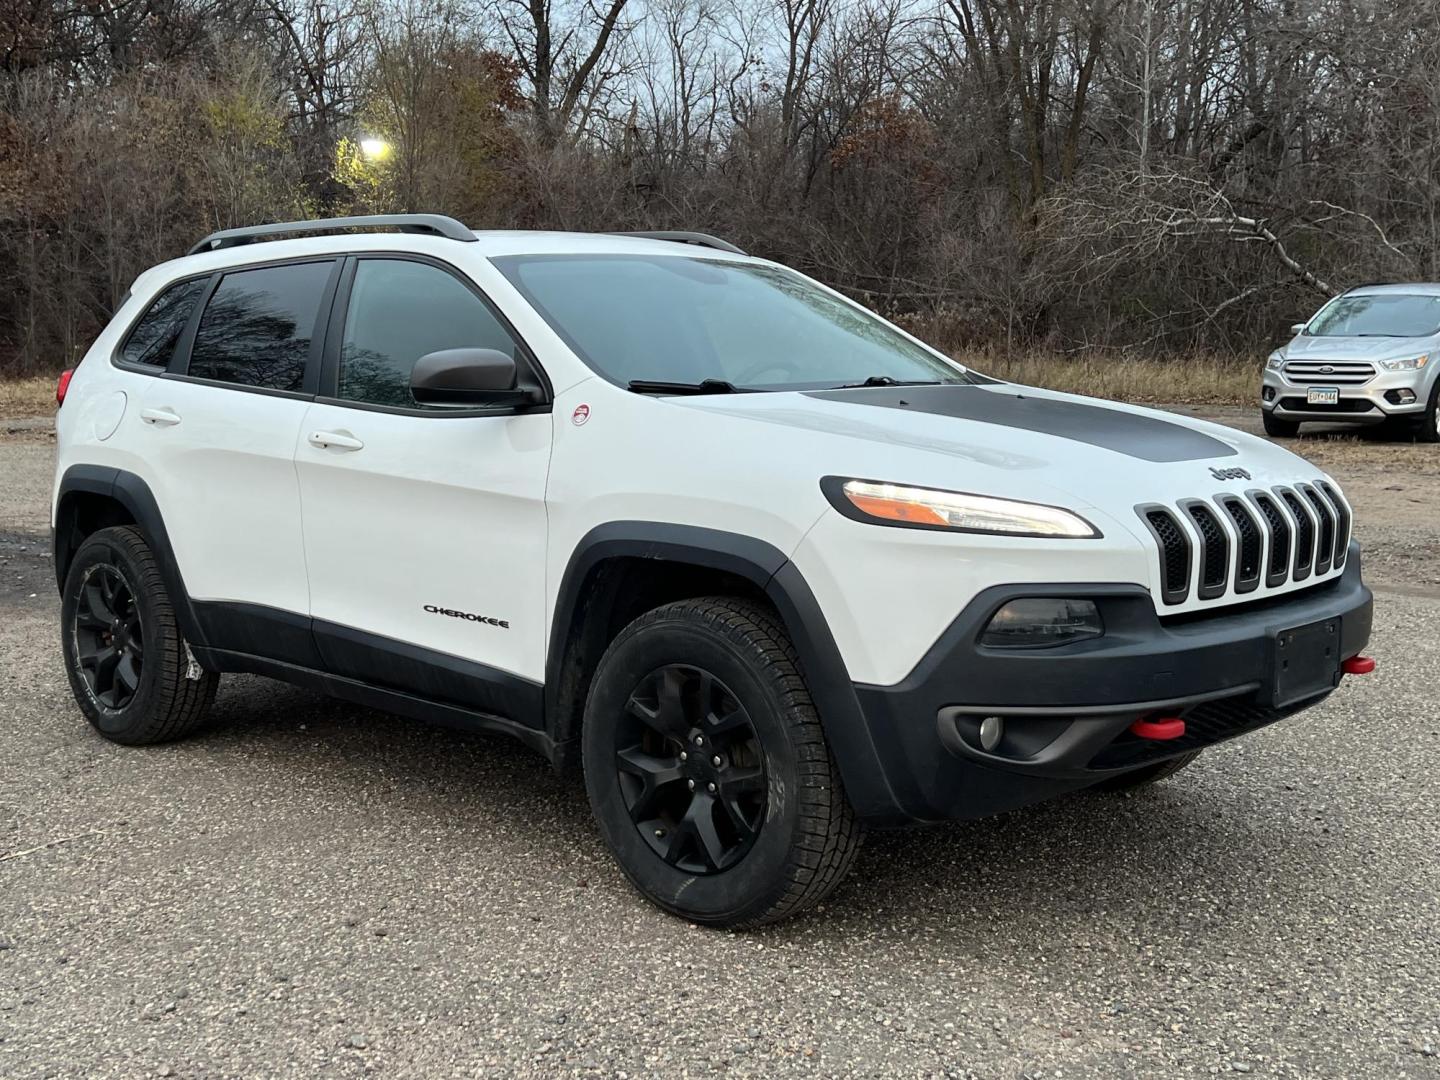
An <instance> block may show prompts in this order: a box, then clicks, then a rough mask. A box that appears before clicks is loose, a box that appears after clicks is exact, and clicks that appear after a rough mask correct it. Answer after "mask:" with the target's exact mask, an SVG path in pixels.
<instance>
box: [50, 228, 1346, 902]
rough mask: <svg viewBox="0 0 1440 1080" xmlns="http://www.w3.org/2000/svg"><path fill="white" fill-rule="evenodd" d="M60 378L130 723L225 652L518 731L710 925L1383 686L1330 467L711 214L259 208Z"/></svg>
mask: <svg viewBox="0 0 1440 1080" xmlns="http://www.w3.org/2000/svg"><path fill="white" fill-rule="evenodd" d="M382 226H384V227H391V228H398V229H399V230H400V231H399V232H398V233H396V232H390V233H386V232H383V231H381V227H382ZM341 229H348V230H350V231H348V232H339V230H341ZM357 229H359V230H364V231H359V232H357V231H355V230H357ZM284 235H288V236H291V237H292V238H290V239H278V237H281V236H284ZM261 241H263V242H261ZM62 390H63V391H64V393H63V394H62V397H63V406H62V408H61V410H60V413H59V418H58V422H57V425H58V431H59V461H58V464H57V469H56V477H55V492H54V509H53V514H54V516H53V527H54V539H55V566H56V570H57V574H58V578H59V583H60V587H61V590H62V595H63V605H62V619H63V643H64V655H65V661H66V665H67V668H68V670H69V674H70V681H71V685H72V686H73V688H74V692H75V697H76V699H77V700H78V702H79V703H80V708H81V710H82V711H83V712H84V713H85V715H86V716H87V717H88V718H89V720H90V721H91V723H93V724H94V725H95V727H96V728H98V729H99V730H100V732H101V733H102V734H104V735H105V736H107V737H108V738H110V739H113V740H115V741H117V742H122V743H129V744H138V743H152V742H156V741H159V740H163V739H170V738H175V737H177V736H180V735H182V734H184V733H186V732H188V731H190V730H192V729H193V728H195V727H196V725H197V724H199V723H200V721H201V719H202V716H203V714H204V712H205V709H206V706H207V704H208V703H209V701H210V700H211V698H212V697H213V695H214V693H215V687H216V681H217V678H218V676H219V673H221V672H227V671H232V672H237V671H243V672H257V673H260V674H263V675H268V676H273V677H275V678H279V679H284V680H287V681H289V682H293V683H297V684H300V685H304V686H311V687H315V688H317V689H320V690H324V691H327V692H329V693H332V694H336V695H339V696H341V697H345V698H349V699H351V700H354V701H357V702H361V703H364V704H366V705H371V706H375V707H378V708H381V709H388V710H391V711H393V712H398V713H404V714H408V715H411V716H416V717H422V718H424V719H427V720H433V721H438V722H441V723H445V724H451V725H458V726H461V727H466V728H478V729H487V730H496V731H503V732H507V733H509V734H512V735H515V736H517V737H519V738H520V739H521V740H523V741H524V742H525V743H526V744H527V745H529V746H531V747H533V748H535V749H536V750H538V751H540V752H541V753H543V754H545V755H546V756H547V757H548V758H549V759H550V760H551V761H553V762H555V763H556V765H557V766H564V765H569V764H578V765H581V766H583V768H584V772H585V778H586V783H587V787H588V790H589V794H590V799H591V802H592V804H593V808H594V811H595V814H596V817H597V818H598V820H599V823H600V828H601V831H602V833H603V835H604V837H605V839H606V841H607V842H608V843H609V845H610V847H611V848H612V850H613V851H614V853H615V856H616V858H617V859H618V860H619V862H620V865H621V866H622V867H623V868H624V870H625V872H626V874H628V875H629V877H630V878H631V880H632V881H634V883H635V885H636V886H637V887H638V888H639V889H640V891H641V892H643V893H644V894H645V895H646V896H648V897H649V898H650V899H652V900H653V901H655V902H656V903H657V904H659V905H661V906H662V907H664V908H666V909H668V910H670V911H673V912H676V913H678V914H680V915H683V916H685V917H686V918H689V919H693V920H695V921H697V922H702V923H709V924H715V925H726V926H747V925H755V924H758V923H761V922H765V921H768V920H772V919H776V918H780V917H782V916H785V915H787V914H791V913H794V912H796V911H798V910H801V909H802V908H804V907H806V906H808V905H810V904H813V903H814V902H815V901H817V900H818V899H819V898H820V897H821V896H823V895H824V894H825V893H826V892H828V891H829V890H830V889H831V888H832V887H833V886H834V885H835V884H836V882H837V881H839V880H840V878H841V876H842V875H843V874H844V872H845V870H846V868H847V866H848V865H849V863H850V861H851V859H852V857H853V855H854V853H855V850H856V846H857V843H858V840H859V836H860V832H861V828H862V826H863V825H865V824H867V823H870V824H898V823H904V822H915V821H936V820H940V819H946V818H966V817H977V816H981V815H986V814H991V813H995V812H997V811H1001V810H1007V809H1010V808H1013V807H1018V806H1022V805H1025V804H1027V803H1032V802H1035V801H1037V800H1040V799H1044V798H1048V797H1051V796H1054V795H1057V794H1060V793H1063V792H1068V791H1073V790H1076V789H1080V788H1085V787H1092V786H1101V787H1110V788H1116V787H1131V786H1134V785H1136V784H1139V783H1144V782H1147V781H1151V780H1155V779H1158V778H1159V777H1162V776H1165V775H1168V774H1170V773H1172V772H1174V771H1175V770H1176V769H1178V768H1179V767H1181V766H1182V765H1184V764H1185V763H1187V762H1188V761H1190V760H1191V759H1192V758H1193V757H1194V756H1195V754H1196V753H1197V752H1199V751H1200V750H1202V749H1203V748H1205V747H1207V746H1210V745H1211V744H1213V743H1216V742H1218V741H1220V740H1222V739H1226V738H1230V737H1232V736H1234V735H1238V734H1241V733H1243V732H1246V731H1250V730H1253V729H1255V728H1258V727H1260V726H1262V725H1264V724H1268V723H1270V722H1272V721H1274V720H1276V719H1278V718H1280V717H1282V716H1286V715H1288V714H1290V713H1293V712H1295V711H1297V710H1299V709H1302V708H1304V707H1306V706H1308V705H1311V704H1313V703H1315V702H1316V701H1319V700H1320V699H1322V698H1323V697H1324V696H1325V695H1326V694H1328V693H1329V692H1330V691H1332V690H1333V689H1334V688H1335V686H1336V685H1337V684H1338V682H1339V680H1340V678H1341V676H1342V674H1343V673H1345V672H1351V673H1359V672H1363V671H1366V670H1369V669H1370V668H1371V667H1372V666H1373V663H1372V662H1371V661H1370V660H1368V658H1365V657H1363V656H1360V655H1359V654H1360V652H1361V650H1362V649H1363V647H1364V645H1365V643H1366V641H1367V639H1368V637H1369V633H1370V621H1371V599H1370V593H1369V591H1368V590H1367V589H1366V588H1365V586H1364V585H1363V584H1362V582H1361V580H1360V568H1359V559H1358V552H1357V549H1356V548H1355V546H1354V545H1353V544H1352V543H1351V542H1350V510H1349V507H1348V506H1347V504H1346V501H1345V499H1344V497H1343V496H1342V495H1341V493H1340V490H1339V488H1338V486H1337V485H1336V484H1335V483H1334V481H1332V480H1331V479H1329V478H1328V477H1326V476H1324V475H1322V474H1321V473H1319V472H1318V471H1317V470H1316V469H1314V468H1313V467H1312V466H1310V465H1308V464H1306V463H1305V462H1304V461H1302V460H1301V459H1299V458H1297V457H1295V456H1293V455H1291V454H1289V453H1287V452H1285V451H1284V450H1281V449H1279V448H1277V447H1275V446H1272V445H1270V444H1268V443H1266V442H1264V441H1262V440H1260V439H1256V438H1252V437H1249V436H1246V435H1243V434H1240V433H1238V432H1235V431H1231V430H1228V429H1226V428H1222V427H1218V426H1216V425H1213V424H1207V423H1203V422H1200V421H1195V420H1189V419H1184V418H1180V417H1176V416H1171V415H1167V414H1163V413H1157V412H1152V411H1148V410H1144V409H1138V408H1130V407H1127V406H1122V405H1113V404H1108V403H1102V402H1097V401H1092V400H1087V399H1084V398H1079V397H1073V396H1067V395H1062V394H1055V393H1049V392H1046V391H1043V390H1034V389H1030V388H1026V387H1018V386H1013V385H1009V384H1006V383H1001V382H997V381H996V380H994V379H989V378H986V377H984V376H982V375H980V374H977V373H975V372H973V371H970V370H968V369H966V368H964V367H962V366H961V365H959V364H957V363H955V362H954V361H952V360H949V359H947V358H946V357H944V356H942V355H940V354H938V353H936V352H935V351H933V350H932V349H929V348H927V347H926V346H925V345H923V344H921V343H920V342H919V341H917V340H915V339H914V338H912V337H910V336H908V335H907V334H905V333H903V332H902V331H900V330H898V329H896V328H895V327H894V326H891V325H890V324H889V323H887V322H885V321H884V320H882V319H880V318H878V317H877V316H875V315H874V314H872V313H871V312H869V311H867V310H865V309H864V308H862V307H860V306H858V305H856V304H854V303H852V302H851V301H849V300H847V299H846V298H845V297H843V296H841V295H839V294H838V293H836V292H834V291H832V290H830V289H827V288H825V287H824V286H822V285H820V284H818V283H816V282H814V281H811V280H810V279H808V278H806V277H803V276H802V275H800V274H798V273H795V272H793V271H791V270H788V269H786V268H784V267H782V266H778V265H776V264H774V263H770V262H766V261H763V260H760V259H754V258H748V257H746V256H745V255H744V254H743V253H741V252H739V251H738V250H736V249H735V248H733V247H732V246H730V245H728V244H726V243H724V242H723V241H719V240H715V239H713V238H710V237H705V236H700V235H698V234H688V233H673V234H672V233H666V234H649V235H646V236H639V235H627V236H619V235H614V236H612V235H591V234H559V233H526V232H506V233H475V232H472V231H470V230H467V229H465V228H464V227H463V226H461V225H460V224H459V223H458V222H455V221H453V220H450V219H448V218H441V217H434V216H428V215H403V216H395V217H384V218H367V219H335V220H331V221H322V222H309V223H288V224H284V225H275V226H265V227H260V228H254V229H238V230H230V231H228V232H222V233H217V234H215V235H214V236H211V237H207V238H206V239H205V240H204V241H202V242H201V243H200V244H198V245H196V247H195V248H194V249H193V250H192V252H191V253H190V254H189V255H187V256H186V257H184V258H181V259H177V260H175V261H173V262H169V263H165V264H164V265H162V266H158V267H156V268H154V269H152V270H149V271H147V272H146V273H144V274H142V275H141V276H140V277H139V279H138V280H137V281H136V282H135V285H134V288H133V290H132V292H131V295H130V297H129V299H128V300H127V301H126V302H125V304H124V305H123V306H122V307H121V309H120V311H119V312H118V313H117V314H116V316H115V319H114V321H113V322H112V323H111V325H110V326H109V328H108V329H107V330H106V331H105V332H104V333H103V334H102V335H101V336H100V338H99V340H98V341H97V342H96V343H95V345H94V347H93V348H92V349H91V350H90V353H89V354H88V355H87V357H86V358H85V360H84V362H83V363H82V364H81V365H80V366H79V367H78V368H77V369H76V370H75V372H74V374H73V378H71V379H70V380H69V382H68V389H67V388H66V387H65V386H64V385H63V384H62Z"/></svg>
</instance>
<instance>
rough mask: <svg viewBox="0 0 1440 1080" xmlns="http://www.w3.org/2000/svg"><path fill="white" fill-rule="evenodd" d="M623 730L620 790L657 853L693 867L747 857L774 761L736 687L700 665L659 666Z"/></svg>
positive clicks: (709, 867)
mask: <svg viewBox="0 0 1440 1080" xmlns="http://www.w3.org/2000/svg"><path fill="white" fill-rule="evenodd" d="M614 730H615V768H616V771H617V773H618V775H619V781H620V792H621V797H622V799H623V800H624V803H625V808H626V809H627V810H628V811H629V814H630V820H631V821H633V822H634V823H635V828H636V829H638V830H639V831H640V835H641V837H643V838H644V840H645V843H646V844H648V845H649V847H650V849H651V850H652V851H654V852H655V854H657V855H659V856H660V857H661V858H662V859H664V860H665V862H666V863H668V864H669V865H671V866H673V867H676V868H677V869H679V870H683V871H686V872H687V873H692V874H715V873H719V872H721V871H723V870H728V869H729V868H730V867H732V866H734V865H735V864H736V863H737V862H739V861H740V860H741V859H743V858H744V857H745V854H746V853H747V852H748V851H749V850H750V847H751V845H753V844H754V842H755V838H756V837H757V836H758V835H759V833H760V826H761V825H762V824H763V823H764V820H765V801H766V780H765V765H764V755H763V753H762V752H761V750H760V744H759V740H758V738H757V737H756V734H755V728H754V725H753V723H752V722H751V719H750V714H749V713H748V712H746V710H745V707H744V706H743V705H742V704H741V703H740V700H739V698H737V697H736V696H735V694H734V693H733V692H732V691H731V690H730V688H729V687H727V686H726V685H725V684H724V683H723V682H721V681H720V680H719V679H718V678H716V677H715V676H714V675H712V674H710V673H709V672H708V671H704V670H702V669H701V668H698V667H692V666H689V665H685V664H668V665H666V666H664V667H661V668H657V669H656V670H655V671H652V672H650V674H648V675H646V676H645V677H644V678H643V679H642V680H641V681H640V683H639V685H638V686H636V688H635V690H634V692H633V693H632V694H631V695H630V699H629V701H628V702H627V703H626V709H625V716H624V717H623V718H622V719H621V720H620V721H619V722H618V723H617V724H616V725H615V728H614Z"/></svg>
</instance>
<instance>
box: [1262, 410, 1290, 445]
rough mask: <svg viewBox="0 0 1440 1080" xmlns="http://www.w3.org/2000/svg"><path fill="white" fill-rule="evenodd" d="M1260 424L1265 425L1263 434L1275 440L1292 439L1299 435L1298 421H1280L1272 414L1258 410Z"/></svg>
mask: <svg viewBox="0 0 1440 1080" xmlns="http://www.w3.org/2000/svg"><path fill="white" fill-rule="evenodd" d="M1260 422H1261V423H1262V424H1264V425H1265V434H1266V435H1269V436H1271V437H1272V438H1276V439H1293V438H1294V437H1295V436H1296V435H1298V434H1299V433H1300V422H1299V421H1298V420H1281V419H1280V418H1279V417H1277V416H1276V415H1275V414H1274V413H1272V412H1266V411H1265V410H1264V409H1261V410H1260Z"/></svg>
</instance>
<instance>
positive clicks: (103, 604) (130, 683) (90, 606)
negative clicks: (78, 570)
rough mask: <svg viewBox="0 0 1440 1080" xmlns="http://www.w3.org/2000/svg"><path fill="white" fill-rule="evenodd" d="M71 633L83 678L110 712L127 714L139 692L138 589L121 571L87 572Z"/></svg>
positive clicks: (141, 659) (142, 644)
mask: <svg viewBox="0 0 1440 1080" xmlns="http://www.w3.org/2000/svg"><path fill="white" fill-rule="evenodd" d="M70 632H71V634H72V635H74V649H75V659H76V663H77V667H78V668H79V671H80V677H81V678H82V679H83V680H84V681H85V686H86V687H87V688H88V689H89V691H90V693H91V695H92V696H93V697H94V698H95V700H96V701H97V702H98V703H99V704H101V705H103V706H104V707H105V708H107V709H123V708H125V706H127V705H129V704H130V702H131V701H132V700H134V697H135V694H136V692H137V691H138V690H139V689H140V673H141V669H142V667H143V665H144V663H145V641H144V632H143V630H142V629H141V625H140V609H139V607H138V605H137V604H136V602H135V589H134V587H133V586H131V584H130V582H129V581H127V580H126V579H125V575H124V574H123V573H121V572H120V570H119V568H118V567H115V566H111V565H107V564H103V563H101V564H97V565H94V566H91V567H88V568H87V569H86V572H85V580H84V583H83V584H82V585H81V587H80V594H79V597H78V601H77V603H76V604H75V615H74V618H73V619H72V620H71V627H70Z"/></svg>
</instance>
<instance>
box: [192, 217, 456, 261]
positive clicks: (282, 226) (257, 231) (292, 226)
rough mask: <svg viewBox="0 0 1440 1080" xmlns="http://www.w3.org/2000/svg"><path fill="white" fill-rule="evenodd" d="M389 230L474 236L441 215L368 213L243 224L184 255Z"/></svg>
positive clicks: (451, 235) (449, 218)
mask: <svg viewBox="0 0 1440 1080" xmlns="http://www.w3.org/2000/svg"><path fill="white" fill-rule="evenodd" d="M379 228H392V229H399V230H400V231H401V232H411V233H425V234H427V235H430V236H444V237H448V238H449V239H451V240H462V241H465V242H466V243H474V241H475V234H474V233H473V232H471V231H470V230H469V229H467V228H466V227H465V226H464V225H462V224H460V222H458V221H456V220H455V219H454V218H452V217H446V216H445V215H444V214H368V215H365V216H362V217H337V218H316V219H315V220H313V221H277V222H275V223H273V224H270V225H247V226H245V227H243V228H239V229H221V230H220V231H219V232H213V233H211V234H210V235H209V236H207V237H205V239H204V240H201V241H200V242H199V243H198V244H196V245H195V246H194V247H192V248H191V249H190V250H189V251H187V252H186V253H185V254H186V255H198V254H199V253H200V252H202V251H219V250H220V249H221V248H228V247H238V246H239V245H241V244H251V243H254V242H255V241H256V240H271V239H274V238H275V237H277V236H284V235H286V234H292V233H294V234H298V233H319V232H332V231H334V230H336V229H379Z"/></svg>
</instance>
